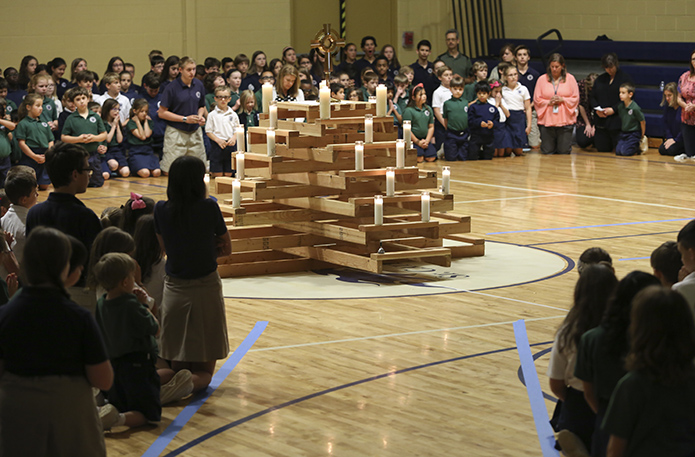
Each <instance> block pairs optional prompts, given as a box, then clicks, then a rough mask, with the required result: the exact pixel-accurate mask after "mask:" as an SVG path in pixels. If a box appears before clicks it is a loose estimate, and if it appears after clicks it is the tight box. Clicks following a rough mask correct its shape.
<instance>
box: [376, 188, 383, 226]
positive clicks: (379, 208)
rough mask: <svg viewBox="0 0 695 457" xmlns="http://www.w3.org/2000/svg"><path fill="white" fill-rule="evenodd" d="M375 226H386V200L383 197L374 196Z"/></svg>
mask: <svg viewBox="0 0 695 457" xmlns="http://www.w3.org/2000/svg"><path fill="white" fill-rule="evenodd" d="M374 225H384V199H383V198H382V197H381V195H375V196H374Z"/></svg>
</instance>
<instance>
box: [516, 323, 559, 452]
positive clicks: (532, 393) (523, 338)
mask: <svg viewBox="0 0 695 457" xmlns="http://www.w3.org/2000/svg"><path fill="white" fill-rule="evenodd" d="M514 338H515V339H516V348H517V351H518V352H519V360H520V361H521V369H522V371H523V373H524V380H525V381H526V391H527V392H528V398H529V401H530V402H531V411H532V412H533V420H534V422H535V423H536V432H537V433H538V440H539V441H540V443H541V451H542V452H543V457H559V456H560V453H559V452H558V451H557V450H556V449H555V435H554V434H553V429H552V427H550V422H548V410H547V409H546V406H545V400H544V399H543V390H542V389H541V383H540V381H538V372H536V366H535V365H534V363H533V355H532V354H531V347H530V345H529V343H528V335H527V334H526V323H525V322H524V320H523V319H521V320H518V321H516V322H514Z"/></svg>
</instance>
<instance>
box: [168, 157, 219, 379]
mask: <svg viewBox="0 0 695 457" xmlns="http://www.w3.org/2000/svg"><path fill="white" fill-rule="evenodd" d="M204 176H205V164H204V163H203V162H202V161H201V160H200V159H198V158H196V157H192V156H183V157H179V158H178V159H176V160H175V161H174V162H173V163H172V164H171V168H170V169H169V184H168V186H167V197H168V198H169V199H168V200H167V201H166V202H164V201H160V202H157V204H156V205H155V208H154V220H155V230H156V232H157V237H158V238H159V242H160V244H161V246H162V247H163V249H164V250H165V251H166V254H167V262H166V277H165V279H164V294H163V297H162V307H161V310H160V313H161V315H160V325H161V335H160V346H161V347H160V356H161V357H162V358H163V359H165V360H170V361H171V367H172V368H173V369H174V371H177V372H178V371H180V370H183V369H187V370H190V371H191V372H192V373H193V377H192V380H193V390H194V391H199V390H203V389H205V388H207V386H208V385H209V384H210V381H211V380H212V374H213V372H214V370H215V362H216V361H217V360H219V359H223V358H225V357H227V355H228V353H229V341H228V338H227V320H226V317H225V308H224V299H223V297H222V282H221V281H220V277H219V275H218V274H217V257H222V256H228V255H229V254H231V252H232V242H231V239H230V237H229V232H228V231H227V226H226V225H225V223H224V218H223V217H222V213H221V212H220V208H219V206H218V205H217V203H216V202H215V201H214V200H212V199H210V198H206V194H207V192H206V191H207V189H206V186H205V182H204V181H203V178H204Z"/></svg>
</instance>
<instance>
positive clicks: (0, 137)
mask: <svg viewBox="0 0 695 457" xmlns="http://www.w3.org/2000/svg"><path fill="white" fill-rule="evenodd" d="M9 133H10V132H9V130H8V129H7V128H6V127H5V126H4V125H0V159H4V158H5V157H7V156H9V155H10V154H11V153H12V142H11V141H10V137H9V136H8V135H9Z"/></svg>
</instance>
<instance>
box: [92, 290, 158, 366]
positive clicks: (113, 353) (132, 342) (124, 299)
mask: <svg viewBox="0 0 695 457" xmlns="http://www.w3.org/2000/svg"><path fill="white" fill-rule="evenodd" d="M96 319H97V323H99V328H100V329H101V334H102V335H103V337H104V343H105V344H106V352H107V353H108V355H109V358H110V359H115V358H117V357H121V356H124V355H126V354H130V353H133V352H147V353H149V354H151V355H153V356H154V357H155V358H153V360H156V356H157V352H158V350H157V340H155V337H154V335H155V334H156V333H157V330H159V324H157V320H156V319H155V318H154V316H152V314H151V313H150V312H149V311H148V310H147V308H145V305H143V304H141V303H140V302H139V301H138V300H137V298H136V297H135V295H133V294H123V295H121V296H120V297H116V298H114V299H113V300H107V299H106V294H104V295H102V296H101V298H99V300H98V301H97V310H96Z"/></svg>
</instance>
